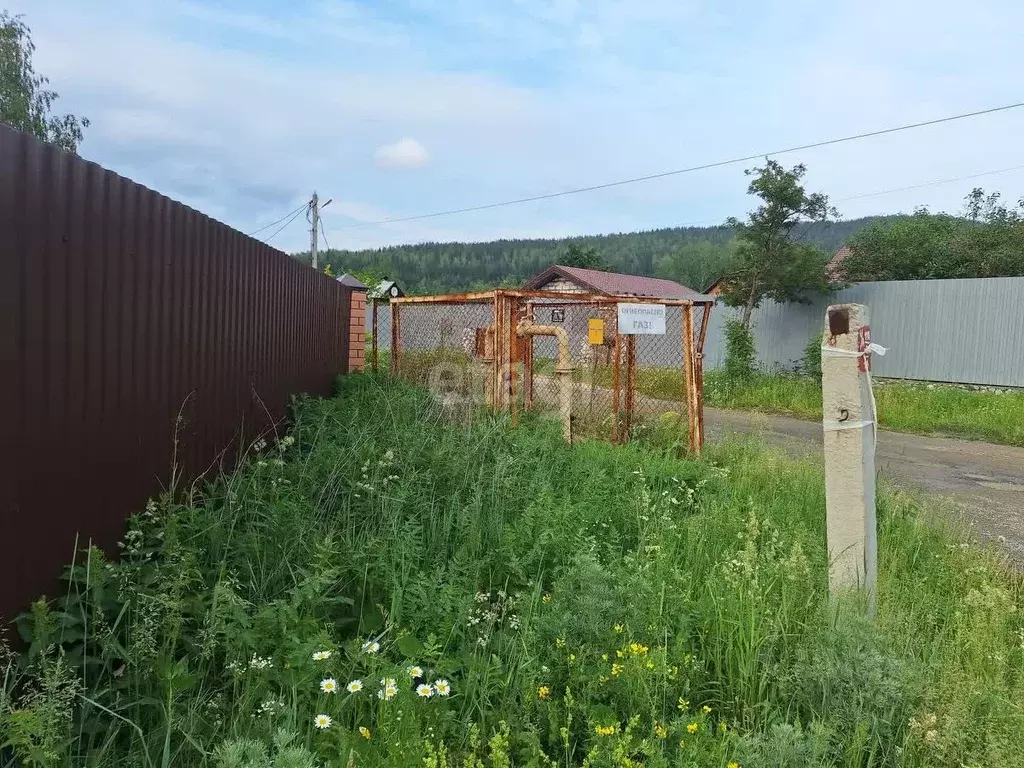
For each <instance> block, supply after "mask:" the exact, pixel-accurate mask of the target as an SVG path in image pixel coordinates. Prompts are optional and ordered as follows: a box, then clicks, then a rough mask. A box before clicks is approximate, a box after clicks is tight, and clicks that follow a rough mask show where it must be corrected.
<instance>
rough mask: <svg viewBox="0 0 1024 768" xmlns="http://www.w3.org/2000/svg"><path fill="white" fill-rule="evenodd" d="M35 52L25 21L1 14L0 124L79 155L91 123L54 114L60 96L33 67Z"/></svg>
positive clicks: (0, 12) (72, 116)
mask: <svg viewBox="0 0 1024 768" xmlns="http://www.w3.org/2000/svg"><path fill="white" fill-rule="evenodd" d="M34 52H35V45H34V44H33V42H32V32H31V30H30V29H29V28H28V26H27V25H26V24H25V22H24V21H23V20H22V17H21V16H12V15H10V14H9V13H8V12H7V11H0V122H2V123H4V124H5V125H9V126H11V127H12V128H15V129H17V130H19V131H24V132H26V133H30V134H32V135H33V136H35V137H36V138H38V139H41V140H42V141H45V142H48V143H50V144H54V145H56V146H58V147H60V148H61V149H64V150H67V151H68V152H77V151H78V145H79V144H80V143H81V141H82V136H83V133H82V132H83V129H85V128H87V127H88V126H89V121H88V120H87V119H86V118H84V117H82V118H79V117H75V116H74V115H71V114H67V115H54V114H52V108H53V104H54V102H55V101H57V99H58V96H57V93H56V92H55V91H51V90H50V89H49V88H47V87H46V86H47V85H48V84H49V82H50V81H49V79H47V78H45V77H43V76H42V75H37V74H36V72H35V69H34V68H33V67H32V54H33V53H34Z"/></svg>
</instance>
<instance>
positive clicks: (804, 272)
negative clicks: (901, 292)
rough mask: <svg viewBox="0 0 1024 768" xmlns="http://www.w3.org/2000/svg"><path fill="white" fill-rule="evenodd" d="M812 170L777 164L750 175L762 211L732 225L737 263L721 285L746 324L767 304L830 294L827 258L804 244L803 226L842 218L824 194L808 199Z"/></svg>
mask: <svg viewBox="0 0 1024 768" xmlns="http://www.w3.org/2000/svg"><path fill="white" fill-rule="evenodd" d="M806 172H807V168H806V167H805V166H804V165H796V166H794V167H793V168H792V169H791V170H788V171H787V170H786V169H785V168H783V167H782V166H781V165H780V164H779V163H777V162H776V161H774V160H768V161H766V162H765V165H764V167H763V168H753V169H750V170H747V171H745V173H746V174H747V175H748V176H752V177H753V178H752V180H751V182H750V186H749V187H748V188H747V192H748V193H749V194H751V195H756V196H757V197H759V198H761V201H762V203H761V205H759V206H758V208H757V209H756V210H754V211H752V212H751V213H750V214H749V216H748V217H747V221H745V222H740V221H738V220H736V219H729V220H728V222H727V223H728V224H729V226H731V227H734V228H735V230H736V241H737V244H736V259H735V262H734V265H733V268H732V269H731V270H730V271H729V273H728V274H727V275H726V276H725V280H724V281H723V284H722V298H723V299H724V300H725V302H726V304H728V305H729V306H733V307H742V308H743V314H742V323H743V325H744V326H746V327H750V317H751V314H752V313H753V311H754V310H755V309H756V308H757V307H758V306H760V304H761V302H762V301H763V300H764V299H765V298H770V299H774V300H775V301H779V302H785V301H804V300H806V298H807V297H808V295H809V294H813V293H819V294H820V293H826V292H827V291H828V290H829V285H828V274H827V272H826V269H825V267H826V264H827V263H828V259H829V256H828V254H827V253H826V252H825V251H823V250H821V249H820V248H817V247H815V246H813V245H810V244H808V243H806V242H803V241H802V240H801V236H800V234H799V230H798V225H799V224H800V223H801V222H807V221H811V222H821V221H825V220H827V219H828V218H829V217H830V216H831V217H835V216H838V215H839V214H838V213H837V211H836V210H835V209H834V208H832V207H830V206H829V204H828V198H827V197H826V196H825V195H823V194H821V193H814V194H808V193H807V191H806V190H805V189H804V187H803V185H802V184H801V181H802V179H803V177H804V174H805V173H806Z"/></svg>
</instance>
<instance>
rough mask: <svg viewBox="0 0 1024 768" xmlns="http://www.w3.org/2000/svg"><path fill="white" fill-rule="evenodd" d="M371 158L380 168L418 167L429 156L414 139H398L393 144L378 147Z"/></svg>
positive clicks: (425, 162)
mask: <svg viewBox="0 0 1024 768" xmlns="http://www.w3.org/2000/svg"><path fill="white" fill-rule="evenodd" d="M373 159H374V160H376V161H377V165H379V166H381V167H382V168H401V169H410V168H420V167H422V166H424V165H426V164H427V162H428V161H429V160H430V156H429V155H428V154H427V150H426V149H424V148H423V145H422V144H420V143H419V142H418V141H416V139H399V140H398V141H396V142H395V143H394V144H385V145H384V146H382V147H378V148H377V151H376V152H374V153H373Z"/></svg>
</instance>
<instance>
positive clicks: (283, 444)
mask: <svg viewBox="0 0 1024 768" xmlns="http://www.w3.org/2000/svg"><path fill="white" fill-rule="evenodd" d="M293 445H295V438H294V437H292V436H291V435H285V436H284V437H282V438H281V439H280V440H279V441H278V443H277V450H279V451H281V452H282V453H284V452H285V451H287V450H288V449H289V448H291V447H292V446H293Z"/></svg>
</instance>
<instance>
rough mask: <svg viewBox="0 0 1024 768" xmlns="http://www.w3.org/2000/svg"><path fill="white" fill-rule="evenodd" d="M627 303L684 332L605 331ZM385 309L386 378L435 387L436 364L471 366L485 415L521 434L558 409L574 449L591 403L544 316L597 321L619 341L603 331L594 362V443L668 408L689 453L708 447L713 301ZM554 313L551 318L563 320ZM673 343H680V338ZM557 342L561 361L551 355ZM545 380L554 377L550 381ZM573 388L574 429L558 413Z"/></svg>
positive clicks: (443, 298) (494, 296)
mask: <svg viewBox="0 0 1024 768" xmlns="http://www.w3.org/2000/svg"><path fill="white" fill-rule="evenodd" d="M621 302H629V303H634V304H660V305H663V306H665V307H666V308H667V309H668V308H671V310H672V311H673V312H674V313H677V314H678V318H679V322H678V332H677V331H675V330H674V329H673V330H671V331H669V330H668V329H667V330H666V335H665V336H635V335H632V334H623V333H619V330H618V327H617V322H615V321H612V322H610V323H609V319H610V318H616V317H617V313H616V305H617V304H619V303H621ZM382 303H384V302H382ZM386 304H387V306H388V307H389V309H390V313H391V333H390V336H391V338H390V353H389V371H390V373H391V374H392V375H395V376H399V377H402V378H407V379H411V380H414V381H416V382H417V383H420V384H430V383H431V382H430V381H428V379H429V376H430V374H429V372H428V370H427V369H428V368H429V367H430V365H431V364H434V365H435V366H441V365H446V364H451V363H453V362H454V361H455V360H456V359H459V360H461V361H462V362H463V363H465V364H468V363H470V362H472V363H473V365H472V366H471V368H472V370H473V371H474V374H473V375H474V377H476V378H475V379H474V381H476V382H477V385H479V386H478V387H477V389H478V391H479V392H481V393H482V395H483V404H485V405H486V406H487V407H488V408H489V409H491V410H492V411H495V412H506V413H508V414H509V415H510V417H511V420H512V422H513V424H515V423H516V422H517V421H518V420H519V418H520V416H521V414H522V413H523V412H524V411H532V410H542V409H544V407H545V406H547V407H549V408H551V407H552V406H554V404H555V402H557V403H558V405H557V410H558V411H559V412H560V414H562V415H563V416H564V419H565V422H566V424H564V425H563V434H565V436H566V438H567V439H568V440H570V441H571V440H572V439H573V434H574V433H575V432H576V431H577V430H576V419H577V417H578V416H579V414H577V413H576V411H575V409H576V407H577V406H579V405H580V404H581V402H582V401H583V400H584V399H585V395H583V394H582V393H581V390H582V389H585V387H586V381H587V372H586V371H580V369H579V368H578V367H576V370H575V371H574V370H573V366H569V369H568V370H566V363H565V361H564V360H563V357H564V353H563V352H562V350H563V348H564V347H565V345H566V341H565V339H564V338H561V337H560V336H559V334H558V329H557V327H555V326H556V324H557V323H558V322H562V321H557V320H556V321H554V322H548V321H547V320H546V319H544V318H543V317H540V316H539V314H538V313H539V312H541V311H547V310H556V313H557V312H561V316H562V317H563V318H564V315H565V312H566V311H570V310H572V311H574V312H575V313H576V314H577V315H579V316H580V317H584V318H586V317H588V316H591V317H590V319H601V320H602V324H601V325H600V326H599V327H603V328H605V329H607V328H608V326H609V325H611V326H612V327H613V331H609V330H605V331H603V332H604V334H605V336H604V343H603V345H602V350H603V353H604V354H605V361H604V363H600V362H599V360H598V358H597V350H594V354H593V355H591V356H590V358H589V360H590V362H589V365H590V367H591V371H590V372H589V386H590V389H589V400H590V412H591V415H594V414H596V415H597V417H598V421H600V425H599V427H597V428H596V433H597V434H599V435H600V436H603V437H606V438H608V439H610V440H612V441H614V442H628V441H629V440H630V439H631V437H632V436H633V434H634V431H635V429H636V428H637V427H638V423H639V421H640V418H639V417H640V416H641V415H646V416H650V415H662V416H667V415H669V414H671V413H673V411H672V410H671V409H670V408H669V406H671V405H672V404H673V403H678V404H679V405H681V406H682V407H683V408H685V412H686V427H685V430H686V445H687V446H688V448H689V450H690V451H691V452H692V453H695V454H696V453H699V452H700V450H701V448H702V447H703V445H704V396H703V380H704V366H703V347H704V340H705V338H706V335H707V328H708V321H709V319H710V313H711V307H712V303H711V302H710V301H708V302H700V301H693V300H689V299H655V298H644V297H628V298H627V297H616V296H608V295H604V294H593V293H568V292H557V291H524V290H503V289H500V290H493V291H480V292H473V293H456V294H445V295H439V296H406V297H401V298H397V299H391V300H390V302H387V303H386ZM470 308H473V309H472V312H470V311H469V309H470ZM372 311H373V323H374V337H373V343H372V345H371V367H372V368H373V369H374V370H377V368H378V349H377V329H378V328H379V325H378V308H377V306H376V304H375V305H374V307H373V310H372ZM417 311H419V312H420V314H419V316H417ZM556 313H552V315H551V317H553V318H554V317H557V316H558V315H557V314H556ZM470 315H473V317H470ZM460 321H461V322H460ZM456 325H461V326H462V327H463V330H464V334H463V341H462V344H461V347H460V346H459V345H456V344H454V343H453V339H454V338H455V335H456V334H455V326H456ZM577 330H578V329H577ZM676 333H677V334H678V335H674V334H676ZM577 335H578V333H577ZM544 337H548V338H550V341H549V342H546V347H545V348H546V349H547V350H548V352H549V354H548V355H547V356H546V357H544V356H543V355H540V354H538V349H537V347H538V345H539V344H541V343H542V342H541V339H542V338H544ZM652 339H656V340H657V343H656V344H655V342H652ZM673 339H674V340H673ZM556 342H557V348H558V352H557V354H556V353H555V352H554V349H555V344H556ZM655 347H657V348H655ZM443 350H449V352H448V354H446V355H441V354H440V352H441V351H443ZM432 354H433V355H434V357H431V355H432ZM583 354H584V355H585V354H586V353H583ZM659 354H660V358H659ZM415 355H418V356H419V358H420V359H419V360H418V361H417V363H416V364H413V363H412V362H411V361H409V360H406V357H407V356H415ZM556 357H557V360H558V361H559V362H557V364H555V365H554V368H553V369H552V367H551V365H550V364H549V363H548V362H547V361H548V360H551V359H552V358H556ZM549 371H552V372H553V373H554V378H553V379H552V378H551V377H550V375H549ZM641 378H645V379H655V380H657V382H659V383H660V386H661V387H662V388H663V389H665V390H666V391H669V392H671V393H673V394H671V395H666V396H664V397H661V396H654V395H651V394H650V392H649V390H650V389H651V388H652V387H653V385H652V386H647V387H644V386H641V382H640V380H639V379H641ZM468 380H469V378H467V381H468ZM567 381H568V385H569V386H570V387H572V396H573V398H574V400H573V402H574V403H576V405H574V412H573V421H572V423H571V425H570V424H569V422H570V419H569V415H568V414H567V413H562V412H563V411H565V408H564V406H563V405H562V403H564V401H565V386H566V382H567ZM544 384H546V385H548V386H549V387H551V385H552V384H556V385H557V386H556V387H554V389H555V392H554V393H553V394H552V393H550V392H549V393H548V395H547V396H546V397H545V396H543V393H542V392H541V390H542V389H543V386H541V385H544ZM654 388H656V387H654Z"/></svg>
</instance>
